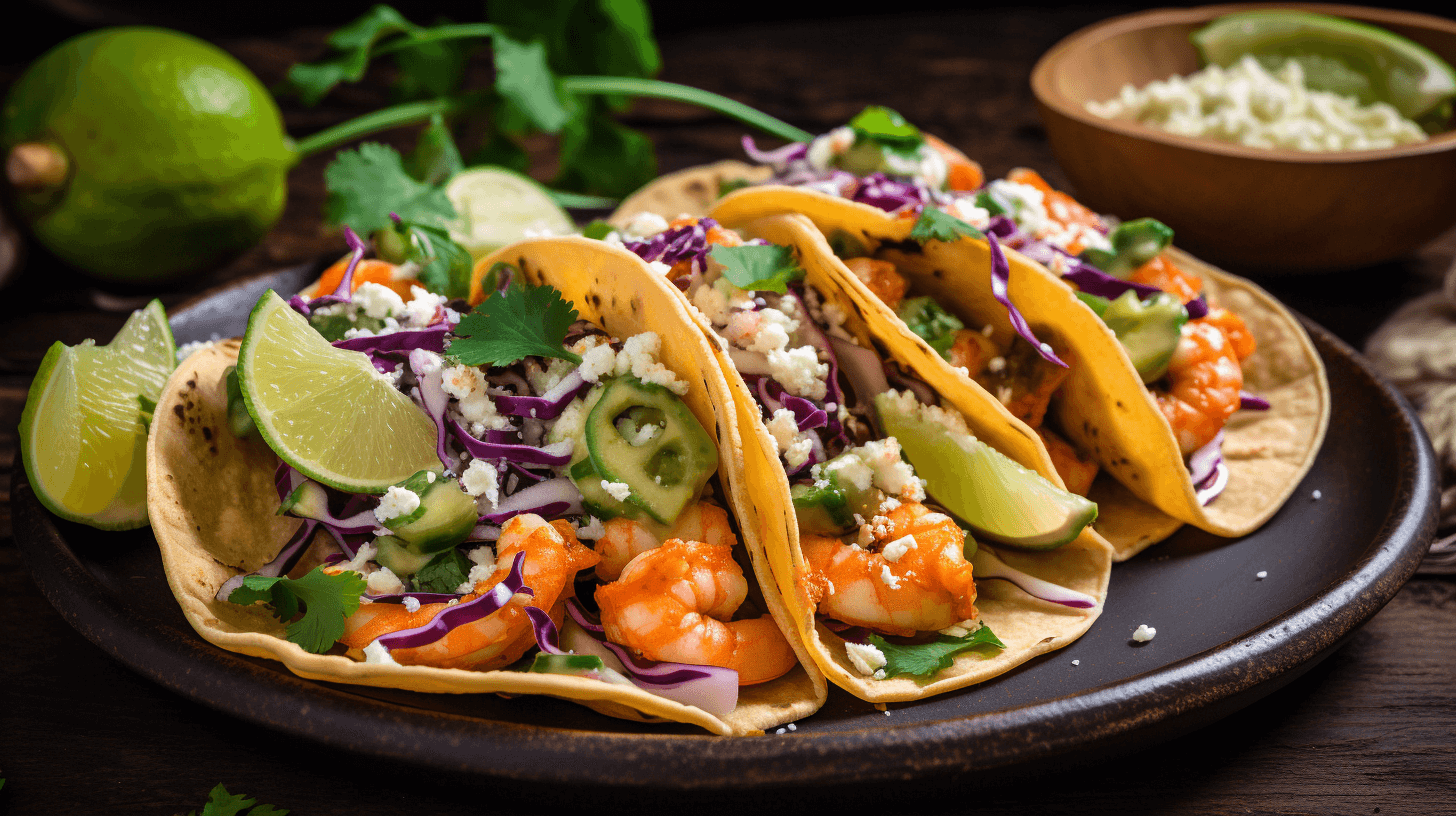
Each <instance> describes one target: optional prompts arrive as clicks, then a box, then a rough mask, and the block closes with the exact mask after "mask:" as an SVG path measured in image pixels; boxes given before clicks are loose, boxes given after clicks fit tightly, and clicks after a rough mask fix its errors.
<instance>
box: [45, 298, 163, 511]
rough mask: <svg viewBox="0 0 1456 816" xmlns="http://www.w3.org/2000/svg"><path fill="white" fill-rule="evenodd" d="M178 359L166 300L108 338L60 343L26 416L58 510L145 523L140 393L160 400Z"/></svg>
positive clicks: (49, 499)
mask: <svg viewBox="0 0 1456 816" xmlns="http://www.w3.org/2000/svg"><path fill="white" fill-rule="evenodd" d="M176 365H177V347H176V346H175V345H173V343H172V331H171V329H169V328H168V327H167V314H166V312H165V311H163V309H162V304H161V301H157V300H154V301H152V302H151V303H149V304H147V306H146V308H144V309H140V310H138V311H136V312H134V313H132V316H131V317H130V318H128V319H127V321H126V325H124V326H122V327H121V331H120V332H117V335H116V337H114V338H112V341H111V343H110V344H109V345H106V346H98V345H96V344H95V343H94V342H93V341H91V340H87V341H85V342H83V343H82V344H81V345H79V346H74V347H71V346H67V345H65V344H63V343H56V344H55V345H53V346H51V348H50V350H49V351H47V352H46V356H45V359H44V360H42V361H41V364H40V371H39V372H37V373H36V375H35V380H34V381H33V382H32V383H31V386H30V395H29V397H28V398H27V399H26V401H25V411H24V413H22V414H21V416H20V450H21V457H22V459H24V461H25V473H26V475H27V476H28V477H29V478H30V483H31V486H32V487H34V489H35V494H36V496H37V497H38V498H39V499H40V500H41V503H42V504H44V505H45V506H46V507H47V508H48V509H49V510H50V511H51V512H52V513H55V514H56V515H58V516H60V517H62V518H65V519H70V520H71V521H77V522H80V523H82V524H89V525H91V526H92V527H99V528H101V529H103V530H129V529H132V528H134V527H145V526H146V524H147V454H146V442H147V431H146V426H145V425H144V424H143V421H142V402H141V400H139V399H138V397H145V398H146V400H147V403H148V404H149V405H155V404H156V401H157V397H158V395H160V394H161V393H162V386H163V385H165V384H166V382H167V376H168V375H169V374H171V373H172V369H173V368H175V367H176ZM148 413H150V411H148Z"/></svg>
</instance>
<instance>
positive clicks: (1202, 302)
mask: <svg viewBox="0 0 1456 816" xmlns="http://www.w3.org/2000/svg"><path fill="white" fill-rule="evenodd" d="M1183 308H1185V309H1187V310H1188V318H1189V319H1190V320H1197V319H1198V318H1200V317H1207V316H1208V299H1207V298H1205V297H1204V296H1203V295H1199V296H1198V297H1196V298H1194V299H1192V300H1190V301H1188V302H1187V303H1185V304H1183Z"/></svg>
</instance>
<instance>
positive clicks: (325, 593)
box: [228, 566, 365, 654]
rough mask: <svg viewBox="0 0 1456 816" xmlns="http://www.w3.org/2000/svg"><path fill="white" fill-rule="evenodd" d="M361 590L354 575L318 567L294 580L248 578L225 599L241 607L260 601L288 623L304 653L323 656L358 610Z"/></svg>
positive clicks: (291, 636) (292, 638) (291, 637)
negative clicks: (347, 620) (332, 572)
mask: <svg viewBox="0 0 1456 816" xmlns="http://www.w3.org/2000/svg"><path fill="white" fill-rule="evenodd" d="M364 588H365V583H364V579H363V578H362V577H361V576H360V575H359V573H357V572H353V571H351V570H343V571H341V572H338V573H334V574H332V575H331V574H329V573H326V572H324V571H323V567H322V566H318V567H314V569H313V571H312V572H310V573H308V574H307V575H305V576H303V577H302V578H296V579H295V578H287V577H277V578H275V577H270V576H266V575H249V576H248V577H246V578H244V579H243V585H242V586H240V587H238V588H237V589H235V590H233V593H232V594H231V595H229V596H228V600H229V601H230V602H232V603H235V604H242V605H247V604H252V603H256V602H258V601H263V602H264V603H266V604H268V605H269V606H272V607H273V615H274V616H275V617H277V618H278V620H280V621H283V622H284V623H287V624H288V639H289V640H290V641H291V642H293V643H297V644H298V645H299V646H302V647H303V648H304V651H307V652H312V653H314V654H323V653H324V652H326V651H328V650H329V649H330V648H331V647H332V646H333V645H334V643H335V642H337V641H338V639H339V638H341V637H343V636H344V621H345V620H346V619H348V617H349V616H350V615H352V614H354V613H355V612H356V611H358V609H359V598H360V597H361V596H363V594H364ZM300 608H301V609H302V612H303V616H302V617H299V611H300ZM295 618H298V619H297V620H294V619H295Z"/></svg>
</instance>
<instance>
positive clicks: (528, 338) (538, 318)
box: [448, 285, 581, 366]
mask: <svg viewBox="0 0 1456 816" xmlns="http://www.w3.org/2000/svg"><path fill="white" fill-rule="evenodd" d="M575 321H576V309H574V308H572V306H571V304H570V303H567V302H566V300H565V299H563V298H562V297H561V293H560V292H558V291H556V290H555V289H553V288H552V287H550V286H529V285H523V286H512V287H510V288H508V289H506V290H505V291H504V292H493V293H492V294H491V296H490V297H489V298H487V299H486V300H485V302H484V303H481V304H480V305H479V306H476V307H475V308H474V309H472V310H471V311H470V314H468V315H466V316H465V317H463V318H461V320H460V324H459V325H458V326H456V327H455V339H454V340H453V341H452V342H451V343H450V348H449V350H448V353H449V355H450V356H451V357H453V358H455V359H456V360H458V361H459V362H460V363H462V364H464V365H472V366H481V365H483V366H505V365H510V364H512V363H515V362H518V361H520V360H524V359H525V358H527V357H555V358H557V359H560V360H569V361H571V362H573V363H580V362H581V358H580V357H578V356H577V355H575V354H573V353H572V352H570V351H568V350H567V349H566V348H565V346H563V345H562V343H563V342H564V341H565V340H566V332H567V330H568V329H570V328H571V324H572V323H574V322H575Z"/></svg>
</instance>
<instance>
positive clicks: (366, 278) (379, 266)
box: [304, 255, 420, 303]
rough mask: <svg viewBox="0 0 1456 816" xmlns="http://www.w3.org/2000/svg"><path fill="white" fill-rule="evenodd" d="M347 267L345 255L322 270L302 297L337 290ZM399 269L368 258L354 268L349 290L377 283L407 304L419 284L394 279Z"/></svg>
mask: <svg viewBox="0 0 1456 816" xmlns="http://www.w3.org/2000/svg"><path fill="white" fill-rule="evenodd" d="M348 267H349V256H347V255H345V256H344V257H342V258H340V259H339V260H337V261H335V262H334V265H333V266H331V267H329V268H328V269H325V270H324V274H323V275H321V276H320V277H319V279H318V281H317V282H315V283H314V285H313V286H311V287H309V288H308V289H305V290H304V293H305V294H304V297H319V296H321V295H327V294H328V293H330V292H332V291H334V290H335V289H337V288H339V282H340V281H342V280H343V279H344V271H345V270H346V269H348ZM398 268H399V267H397V266H395V265H394V264H392V263H390V262H389V261H381V260H377V259H374V258H369V259H366V260H363V261H360V262H359V265H358V266H357V267H355V268H354V279H353V280H352V281H351V282H350V283H349V286H350V290H349V291H351V292H352V291H355V290H357V289H358V288H359V287H360V286H363V285H364V284H366V283H377V284H379V285H380V286H387V287H389V288H390V289H393V290H394V293H395V294H397V295H399V296H400V297H401V298H403V299H404V302H405V303H409V302H410V299H411V298H413V297H414V292H413V291H412V290H411V287H414V286H419V285H420V282H419V281H418V280H416V279H414V278H400V279H398V280H396V279H395V277H394V275H395V270H396V269H398Z"/></svg>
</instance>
